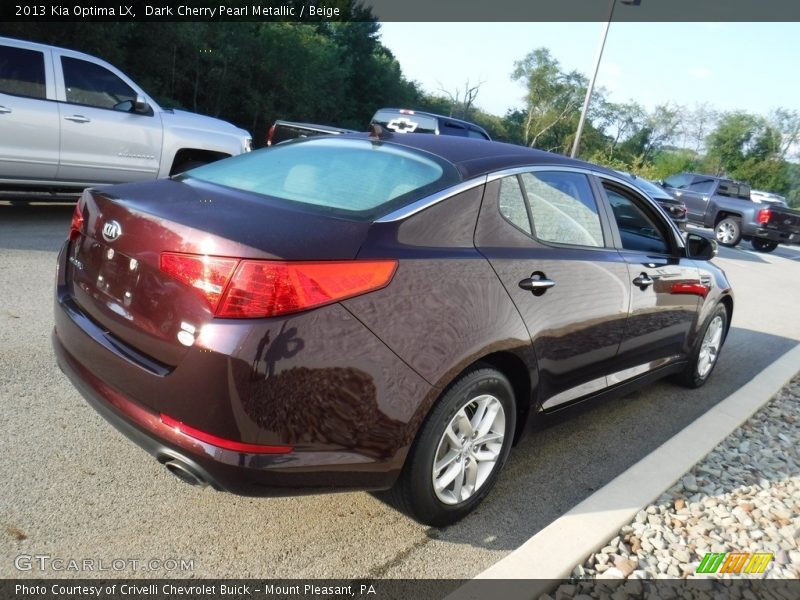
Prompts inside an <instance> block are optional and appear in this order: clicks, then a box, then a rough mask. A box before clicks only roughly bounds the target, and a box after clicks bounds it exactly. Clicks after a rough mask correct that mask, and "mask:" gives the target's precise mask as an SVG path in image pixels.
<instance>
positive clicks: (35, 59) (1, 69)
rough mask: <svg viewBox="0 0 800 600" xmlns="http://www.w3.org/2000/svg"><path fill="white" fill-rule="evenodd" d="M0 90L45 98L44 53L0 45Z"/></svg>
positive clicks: (6, 92)
mask: <svg viewBox="0 0 800 600" xmlns="http://www.w3.org/2000/svg"><path fill="white" fill-rule="evenodd" d="M0 92H2V93H4V94H14V95H16V96H26V97H28V98H39V99H42V100H44V99H45V98H47V87H46V85H45V78H44V54H42V53H41V52H39V51H37V50H27V49H25V48H13V47H11V46H0Z"/></svg>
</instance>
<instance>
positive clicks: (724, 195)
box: [662, 173, 800, 252]
mask: <svg viewBox="0 0 800 600" xmlns="http://www.w3.org/2000/svg"><path fill="white" fill-rule="evenodd" d="M662 185H663V187H664V189H666V190H667V192H669V193H670V194H671V195H672V196H673V197H675V198H678V199H679V200H682V201H683V203H684V204H686V209H687V216H688V218H689V221H691V222H693V223H697V224H699V225H702V226H704V227H712V228H713V229H714V236H715V237H716V239H717V241H718V242H719V243H720V244H722V245H723V246H735V245H736V244H738V243H739V242H740V241H741V240H743V239H744V240H748V241H750V242H751V243H752V245H753V248H754V249H756V250H758V251H759V252H772V251H773V250H775V248H777V247H778V244H779V243H781V242H785V243H796V242H797V241H798V240H800V212H797V211H794V210H791V209H789V208H786V207H782V206H779V205H777V204H768V205H764V204H760V203H756V202H753V201H752V200H751V199H750V186H749V185H747V184H746V183H740V182H738V181H733V180H731V179H725V178H722V177H714V176H711V175H698V174H696V173H678V174H677V175H673V176H672V177H668V178H667V179H666V180H665V181H663V182H662Z"/></svg>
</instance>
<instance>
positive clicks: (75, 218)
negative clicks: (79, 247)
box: [69, 200, 83, 241]
mask: <svg viewBox="0 0 800 600" xmlns="http://www.w3.org/2000/svg"><path fill="white" fill-rule="evenodd" d="M81 229H83V211H81V202H80V200H78V201H77V202H76V203H75V210H73V211H72V222H71V223H70V224H69V241H72V240H74V239H76V238H77V237H78V236H80V234H81Z"/></svg>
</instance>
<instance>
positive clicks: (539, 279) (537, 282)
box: [519, 271, 556, 296]
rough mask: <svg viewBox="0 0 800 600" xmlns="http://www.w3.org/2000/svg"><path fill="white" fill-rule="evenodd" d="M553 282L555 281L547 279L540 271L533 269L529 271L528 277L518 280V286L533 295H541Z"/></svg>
mask: <svg viewBox="0 0 800 600" xmlns="http://www.w3.org/2000/svg"><path fill="white" fill-rule="evenodd" d="M555 284H556V282H555V281H553V280H552V279H548V278H547V275H545V274H544V273H542V272H541V271H535V272H533V273H531V276H530V277H528V278H527V279H523V280H522V281H520V282H519V287H521V288H522V289H523V290H527V291H529V292H530V293H532V294H533V295H534V296H541V295H542V294H544V293H545V292H546V291H547V290H549V289H550V288H551V287H553V286H554V285H555Z"/></svg>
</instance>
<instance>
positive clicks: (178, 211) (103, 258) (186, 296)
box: [66, 180, 370, 367]
mask: <svg viewBox="0 0 800 600" xmlns="http://www.w3.org/2000/svg"><path fill="white" fill-rule="evenodd" d="M79 210H80V212H81V215H82V217H83V226H82V230H81V234H80V235H78V236H76V237H75V238H74V239H73V241H72V243H71V245H70V248H69V255H68V261H67V267H66V268H67V271H66V283H67V286H68V289H67V292H68V294H69V295H70V296H71V297H72V300H73V301H74V302H75V303H76V304H77V305H78V307H79V308H80V309H81V310H82V311H83V312H84V313H85V314H86V315H87V316H88V317H89V318H90V319H92V320H93V321H94V322H95V323H97V324H98V325H99V326H100V327H101V328H103V329H104V330H105V331H107V332H108V333H110V334H111V335H112V336H113V338H114V339H116V340H118V341H119V342H121V344H122V345H124V346H127V347H129V348H132V349H133V350H135V351H136V352H138V353H141V354H144V355H145V356H147V357H149V358H151V359H153V360H155V361H156V362H157V363H160V364H162V365H164V366H166V367H174V366H176V365H178V364H179V362H180V360H181V358H182V357H183V356H184V355H185V354H186V352H187V351H188V350H189V346H191V343H188V344H187V343H186V342H187V338H188V341H189V342H190V341H191V339H192V336H193V335H194V334H195V332H198V331H199V330H200V328H201V327H202V326H203V325H204V324H205V323H207V322H208V321H209V320H211V319H212V318H214V315H213V312H212V309H211V307H210V306H209V304H208V302H207V301H206V300H205V299H204V298H203V297H201V295H199V294H197V293H196V290H193V289H192V288H190V287H189V286H187V285H186V284H185V283H182V282H180V281H178V280H176V279H175V278H173V277H172V276H170V275H167V274H166V273H164V272H163V271H162V270H161V268H160V260H161V255H162V253H184V254H194V255H201V256H218V257H233V258H252V259H285V260H314V259H340V260H347V259H352V258H355V256H356V254H357V253H358V250H359V248H360V246H361V244H362V242H363V240H364V238H365V237H366V234H367V231H368V229H369V227H370V222H369V221H354V220H347V219H343V218H339V217H333V216H329V215H325V214H316V213H313V212H309V211H308V210H307V209H305V208H303V207H294V206H292V205H291V203H286V202H282V201H280V200H274V199H270V198H265V197H262V196H256V195H254V194H250V193H245V192H238V191H235V190H230V189H227V188H221V187H219V186H214V185H213V184H206V183H201V182H199V181H196V180H184V181H176V180H161V181H156V182H152V183H145V184H141V183H140V184H126V185H119V186H110V187H105V188H99V189H94V190H87V191H86V192H85V193H84V195H83V197H82V199H81V201H80V204H79ZM182 332H183V333H182ZM181 339H183V341H181Z"/></svg>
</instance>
